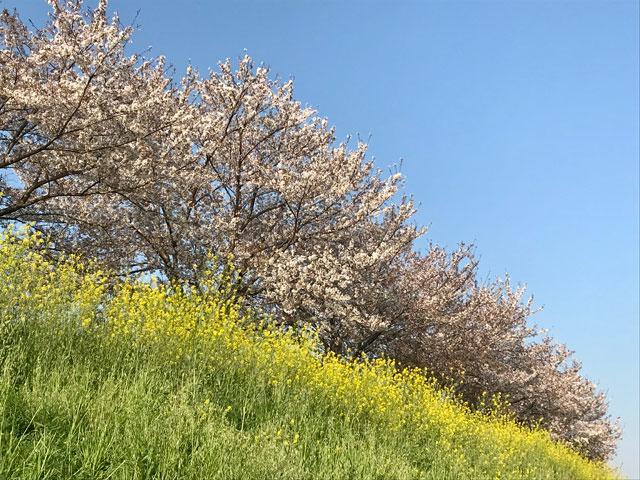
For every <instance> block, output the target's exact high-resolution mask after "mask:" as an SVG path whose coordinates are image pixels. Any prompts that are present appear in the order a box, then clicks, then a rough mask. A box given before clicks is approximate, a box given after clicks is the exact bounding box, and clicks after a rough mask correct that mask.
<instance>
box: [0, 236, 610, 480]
mask: <svg viewBox="0 0 640 480" xmlns="http://www.w3.org/2000/svg"><path fill="white" fill-rule="evenodd" d="M35 248H36V245H35V244H34V243H33V242H30V241H22V240H19V239H16V238H14V237H11V236H10V235H5V236H4V237H2V236H1V235H0V478H11V479H14V478H15V479H67V478H69V479H71V478H73V479H96V478H103V479H106V478H110V479H143V478H158V479H160V478H162V479H191V478H192V479H229V480H231V479H234V480H235V479H254V480H262V479H264V480H271V479H278V478H282V479H296V480H298V479H300V480H304V479H354V480H356V479H357V480H360V479H381V480H382V479H384V480H386V479H414V478H415V479H418V478H424V479H434V480H435V479H438V480H441V479H465V478H468V479H474V480H475V479H483V478H486V479H496V478H508V479H513V478H528V479H544V478H551V479H562V480H564V479H570V478H593V479H600V478H613V477H614V474H613V472H612V471H611V470H610V469H608V468H607V467H606V466H604V465H600V464H595V463H592V462H589V461H587V460H585V459H583V458H581V457H580V456H579V455H578V454H577V453H575V452H573V451H571V450H570V449H569V448H567V447H566V446H563V445H557V444H554V443H552V442H551V441H550V440H549V438H548V435H547V434H546V433H545V432H542V431H530V430H528V429H525V428H521V427H519V426H517V425H515V424H513V423H512V422H510V421H509V420H508V419H507V418H504V417H500V416H499V415H493V416H488V417H487V416H484V415H480V414H478V413H474V412H471V411H469V410H468V408H467V407H465V406H464V405H461V404H459V403H457V402H456V401H455V399H452V398H451V395H450V392H447V391H441V390H438V388H437V387H436V386H435V384H434V383H433V382H432V381H430V380H428V379H426V378H425V377H424V376H423V374H422V373H421V372H404V373H398V372H396V371H395V370H394V368H393V366H392V365H391V364H389V363H388V362H377V363H375V362H374V363H370V362H369V363H366V362H365V363H362V362H345V361H343V360H340V359H338V358H336V357H334V356H324V355H322V354H320V353H319V351H318V350H317V349H316V348H315V345H314V343H313V337H305V336H302V337H301V338H296V337H294V336H293V335H291V334H282V333H280V332H278V331H277V330H272V329H269V328H267V329H262V328H257V327H255V326H254V325H252V324H250V323H247V320H248V319H246V318H243V317H241V316H239V315H238V311H237V308H236V307H235V306H234V305H233V304H232V303H229V302H226V301H223V300H221V299H220V298H219V297H217V296H213V297H211V296H206V295H204V296H203V295H198V294H195V293H194V294H188V295H185V294H183V293H178V292H175V291H172V290H171V289H163V288H159V287H158V288H152V287H151V286H149V285H142V284H137V285H120V286H119V287H117V288H116V290H115V292H114V293H112V294H110V295H107V294H105V293H104V292H105V288H104V282H103V280H104V279H103V278H102V277H101V276H100V275H99V274H87V273H86V271H85V270H82V269H81V268H80V267H79V266H78V265H76V264H75V263H74V262H69V261H66V262H62V263H60V264H56V265H49V264H47V262H45V261H44V259H43V258H42V257H41V256H39V254H38V253H37V251H36V250H34V249H35Z"/></svg>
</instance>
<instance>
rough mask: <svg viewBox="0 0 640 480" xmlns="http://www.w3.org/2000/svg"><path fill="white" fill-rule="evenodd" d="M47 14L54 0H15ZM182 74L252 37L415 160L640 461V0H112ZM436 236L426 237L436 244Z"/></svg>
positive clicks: (375, 136)
mask: <svg viewBox="0 0 640 480" xmlns="http://www.w3.org/2000/svg"><path fill="white" fill-rule="evenodd" d="M2 5H3V6H4V7H8V8H14V7H17V8H18V10H19V11H20V12H21V13H22V17H23V19H29V18H30V19H32V20H33V21H34V23H35V24H36V25H38V26H41V25H42V23H43V21H44V19H45V14H46V12H47V8H48V7H47V6H46V4H45V2H44V0H4V1H3V2H2ZM110 6H111V9H112V10H113V9H115V10H118V11H119V12H120V14H121V17H122V20H123V22H124V23H130V21H131V20H132V19H133V17H134V15H135V12H136V10H137V8H140V9H141V13H140V15H139V17H138V20H137V23H139V24H140V25H141V26H142V30H141V31H139V32H138V33H137V34H136V35H135V37H134V45H133V48H134V49H135V50H137V51H141V50H143V49H145V48H146V47H147V46H149V45H153V50H152V53H153V54H164V55H166V57H167V58H168V60H169V61H170V62H172V63H173V64H174V65H175V66H176V67H177V68H178V71H179V72H181V71H184V68H185V66H186V62H187V59H189V58H190V59H191V61H192V62H193V63H194V64H195V65H196V66H197V67H199V68H200V69H201V70H206V68H207V67H209V66H211V67H215V66H216V63H217V61H219V60H221V59H224V58H226V57H231V58H232V59H235V58H237V57H238V56H240V55H243V53H244V52H243V49H245V48H246V49H247V51H248V53H249V55H251V56H252V57H253V58H254V59H256V60H257V61H258V62H264V63H265V64H267V65H268V66H270V67H271V69H272V71H273V72H274V73H276V74H278V75H279V76H280V77H282V78H284V79H288V78H289V77H290V76H293V77H294V78H295V93H296V97H297V98H298V99H299V100H301V101H302V102H303V103H308V104H309V105H311V106H313V107H316V108H317V109H318V110H319V112H320V114H321V115H322V116H326V117H328V118H329V122H330V123H331V124H334V125H336V127H337V131H338V135H339V136H340V137H344V136H345V135H346V134H348V133H351V134H356V133H360V135H361V136H363V137H364V138H367V137H368V136H369V134H371V135H372V136H371V142H370V153H371V154H372V155H374V156H375V157H376V161H377V163H378V165H379V166H381V167H385V166H387V165H390V164H392V163H394V162H397V161H398V160H399V159H400V158H403V159H404V164H403V173H404V174H405V175H406V177H407V182H406V191H407V193H413V194H414V196H415V199H416V200H417V201H418V202H420V203H421V205H422V206H421V211H420V214H419V215H418V217H417V221H418V223H420V224H429V223H430V224H431V228H430V230H429V232H428V234H427V239H428V240H432V241H434V242H437V243H440V244H441V245H446V246H448V247H449V248H454V247H455V246H456V244H457V243H458V242H460V241H465V242H470V241H472V242H475V244H476V245H477V253H478V254H479V256H480V257H481V263H480V271H481V274H482V276H483V277H484V276H487V275H489V276H491V277H493V276H495V275H501V274H503V273H504V272H509V273H510V275H511V277H512V279H513V280H514V281H517V282H522V283H528V285H529V291H530V292H531V293H532V294H534V295H535V300H536V302H535V303H536V304H537V305H538V306H542V305H544V310H543V311H542V312H540V313H538V314H536V315H535V316H534V317H533V320H535V322H536V323H537V324H539V325H540V326H543V327H548V328H550V329H551V332H550V333H551V335H553V336H554V337H555V338H556V339H558V340H559V341H562V342H564V343H567V344H568V345H569V347H570V348H572V349H573V350H575V351H576V352H577V353H576V357H577V358H578V359H579V360H581V361H582V362H583V366H584V369H583V372H584V374H585V375H586V376H587V377H589V378H590V379H592V380H595V381H598V382H599V383H600V386H601V388H602V389H603V390H605V391H607V392H608V394H609V397H610V400H611V413H612V415H613V416H615V417H617V416H620V417H622V424H623V425H624V428H625V433H624V438H623V440H622V441H621V442H620V444H619V452H620V454H619V456H618V457H617V458H616V460H615V461H614V462H613V463H614V464H615V465H620V464H621V463H622V464H623V471H624V472H625V473H626V475H628V476H629V477H630V478H638V477H640V472H639V466H638V451H639V449H640V447H639V445H638V436H639V426H638V409H639V407H638V403H639V386H638V378H639V375H640V374H639V371H638V370H639V368H638V367H639V346H638V338H639V333H638V323H639V312H638V304H639V299H638V290H639V285H638V275H639V263H638V250H639V239H638V231H639V226H638V216H639V213H638V204H639V193H638V184H639V173H638V164H639V138H638V135H639V134H638V131H639V111H638V109H639V98H638V90H639V78H638V68H639V67H638V64H639V59H638V42H639V33H638V22H639V21H638V17H639V12H638V8H639V7H638V6H639V3H638V2H637V1H633V2H610V1H606V2H605V1H602V2H577V1H576V2H519V1H512V2H483V1H473V2H428V1H421V2H417V1H416V2H409V1H404V2H403V1H394V2H391V1H388V2H375V1H362V2H356V1H317V2H312V1H301V0H290V1H267V0H259V1H231V0H228V1H226V2H214V1H204V0H201V1H198V0H190V1H189V0H183V1H181V2H177V1H174V0H111V3H110ZM422 245H426V240H425V242H423V244H422Z"/></svg>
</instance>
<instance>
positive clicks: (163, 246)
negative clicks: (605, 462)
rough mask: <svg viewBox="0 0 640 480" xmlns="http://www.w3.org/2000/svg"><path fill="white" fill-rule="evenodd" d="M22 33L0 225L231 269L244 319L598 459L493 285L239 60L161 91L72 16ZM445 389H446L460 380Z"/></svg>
mask: <svg viewBox="0 0 640 480" xmlns="http://www.w3.org/2000/svg"><path fill="white" fill-rule="evenodd" d="M49 4H50V6H51V8H52V13H51V14H50V21H49V22H48V24H47V25H46V26H45V27H44V28H43V29H42V30H37V31H32V30H30V29H29V28H28V27H27V26H26V25H25V24H24V23H23V22H22V21H21V20H20V18H19V16H18V14H17V13H15V12H13V13H12V12H8V11H4V12H3V13H2V15H1V17H0V48H1V50H0V189H1V190H2V192H3V195H2V196H1V197H0V221H2V222H3V223H5V224H6V223H8V222H35V224H36V225H37V228H39V229H41V230H43V231H44V232H46V233H47V234H48V235H50V236H51V238H52V239H53V248H55V249H56V250H59V251H65V252H80V253H83V254H84V255H85V256H87V257H94V258H97V259H98V260H99V261H100V262H101V263H103V264H104V265H106V266H108V267H110V268H112V269H114V270H120V271H125V270H126V271H128V272H131V273H133V274H135V273H140V272H162V273H163V275H164V276H165V278H167V279H170V280H185V281H189V282H193V283H195V284H197V282H198V275H199V272H201V271H202V269H203V268H205V267H206V263H207V258H208V256H207V255H208V254H209V253H210V252H212V253H214V254H215V255H217V256H218V258H226V257H227V256H228V255H232V256H233V259H234V262H235V265H236V269H237V271H238V272H239V273H238V274H239V288H240V290H241V292H242V294H243V295H244V296H245V298H246V299H247V301H248V302H252V303H254V304H255V305H258V306H261V307H262V308H267V309H270V310H272V311H275V312H277V313H278V319H279V321H281V322H283V323H287V324H294V323H296V322H308V323H311V324H312V325H314V326H315V328H316V329H317V330H318V331H319V332H320V335H321V338H322V340H323V341H324V342H325V345H326V346H327V348H331V349H333V350H335V351H337V352H339V353H342V354H346V353H347V352H350V354H354V353H356V354H359V353H366V354H369V355H380V354H385V355H388V356H391V357H393V358H396V359H398V360H399V361H400V362H401V363H402V364H404V365H416V366H421V367H427V368H429V369H430V370H432V371H434V372H436V373H446V374H450V373H451V372H453V375H454V376H456V375H459V376H460V377H461V378H462V377H463V378H464V380H463V382H461V383H460V386H459V388H460V391H461V392H462V394H463V395H464V396H465V397H466V398H467V399H468V400H469V401H471V402H473V401H474V399H476V398H478V397H479V396H481V394H482V392H488V393H489V394H492V393H498V392H502V393H504V394H509V398H510V401H511V408H512V409H513V411H514V412H515V414H516V415H517V416H518V418H520V419H521V420H522V421H525V422H530V423H535V422H537V421H538V420H539V419H540V418H542V419H543V420H542V422H543V423H542V424H543V426H545V427H547V428H550V429H552V431H553V432H554V435H556V436H557V437H559V438H562V439H564V440H567V441H569V442H571V443H573V444H575V445H579V446H580V447H581V448H583V449H584V451H585V453H586V454H587V455H588V456H589V457H591V458H597V459H606V458H610V456H611V455H612V454H613V452H614V450H615V443H616V441H617V439H618V438H619V436H620V429H619V427H618V425H617V422H616V423H612V422H611V421H610V419H609V417H608V415H607V403H606V399H605V397H604V395H603V394H601V393H598V392H597V391H596V386H595V385H594V384H593V383H591V382H589V381H588V380H586V379H585V378H583V377H582V376H581V375H580V373H579V370H580V365H579V364H577V363H575V362H574V363H570V355H571V352H569V351H567V349H566V347H565V346H564V345H561V344H557V343H555V342H554V341H553V340H551V339H550V338H549V337H546V336H544V333H545V332H544V331H540V330H538V329H537V328H536V327H533V326H531V325H529V324H528V323H527V319H528V317H529V316H530V314H531V313H532V311H531V300H526V299H523V295H524V289H522V288H519V287H518V288H515V289H514V288H512V287H511V286H510V284H509V279H508V278H506V279H504V280H500V279H498V280H496V281H495V282H494V283H492V284H484V283H480V282H479V281H478V280H477V278H476V267H477V262H476V261H475V259H474V257H473V252H472V248H471V247H470V246H465V245H461V246H460V247H459V248H458V249H457V250H456V251H454V252H446V251H444V250H443V249H441V248H439V247H438V246H431V247H430V248H429V249H428V250H427V252H426V253H419V252H417V251H416V250H414V249H413V243H414V240H416V239H417V238H418V237H419V236H420V235H422V234H424V232H425V229H419V228H417V227H416V226H414V225H413V224H412V222H411V219H412V216H413V214H414V213H415V211H416V210H415V207H414V204H413V202H412V200H411V198H406V197H403V198H402V199H400V200H396V194H397V193H398V191H399V189H400V187H401V186H402V181H403V179H402V177H401V175H399V174H392V175H390V176H383V174H382V172H381V171H379V170H377V169H376V168H375V167H374V165H373V163H372V162H371V161H370V160H367V159H366V155H365V154H366V149H367V146H366V144H364V143H362V142H359V141H358V142H353V143H350V142H349V141H348V140H347V141H346V142H343V143H337V141H336V138H335V135H334V129H333V128H330V127H329V126H328V123H327V121H326V119H323V118H319V117H318V116H317V112H315V111H313V110H311V109H309V108H307V107H305V106H302V105H301V104H300V102H298V101H296V100H295V99H294V98H293V85H292V82H291V81H289V82H286V83H282V82H279V81H277V80H274V79H272V78H270V76H269V71H268V69H266V68H263V67H257V68H256V67H255V66H254V63H253V61H252V60H251V59H250V58H248V57H245V58H243V59H240V61H239V63H238V66H237V68H236V69H234V68H233V67H232V65H231V64H230V62H229V61H228V60H227V61H226V62H224V63H220V64H219V71H218V72H216V73H210V74H209V75H206V76H201V75H200V74H199V73H198V72H197V71H196V70H195V69H193V68H191V67H189V69H188V70H187V72H186V74H185V75H184V76H183V77H182V78H179V79H176V78H174V77H173V75H172V73H171V71H170V70H169V69H168V67H167V65H166V64H165V61H164V59H163V58H162V57H156V58H151V59H146V58H142V57H140V56H138V55H131V54H129V53H128V51H127V45H128V44H129V43H130V40H131V35H132V29H131V28H130V27H123V26H122V25H121V23H120V21H119V19H118V18H117V16H114V17H112V18H110V17H109V16H108V15H107V2H106V0H101V1H100V3H99V5H98V7H97V8H96V9H95V10H92V11H91V10H88V9H84V8H83V6H82V1H81V0H71V1H68V2H63V1H57V0H49ZM462 372H464V375H463V374H462Z"/></svg>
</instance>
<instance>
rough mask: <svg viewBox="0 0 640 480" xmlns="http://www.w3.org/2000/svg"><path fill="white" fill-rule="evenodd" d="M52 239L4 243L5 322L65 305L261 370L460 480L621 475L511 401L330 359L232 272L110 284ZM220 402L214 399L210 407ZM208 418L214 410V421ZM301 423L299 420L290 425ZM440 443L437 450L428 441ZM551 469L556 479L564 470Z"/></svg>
mask: <svg viewBox="0 0 640 480" xmlns="http://www.w3.org/2000/svg"><path fill="white" fill-rule="evenodd" d="M41 243H42V240H41V239H40V238H39V237H38V236H37V235H32V234H28V232H25V231H13V230H8V231H5V232H4V233H3V234H1V235H0V315H2V317H1V318H2V319H4V320H9V319H12V317H11V312H12V311H16V310H15V309H14V307H15V306H16V302H18V303H21V305H20V307H21V308H20V311H21V312H23V314H24V312H27V314H28V312H31V314H32V315H34V318H36V317H37V318H40V319H42V320H44V321H53V317H52V316H51V315H48V312H53V311H57V312H60V311H61V310H60V307H61V306H62V305H65V309H66V311H67V312H69V316H68V320H69V322H71V319H76V320H75V322H76V324H75V327H74V328H79V329H81V330H83V331H85V332H88V333H90V334H94V335H104V337H105V338H116V339H120V340H122V339H127V340H128V341H130V342H135V343H138V344H140V345H142V346H148V347H149V348H153V347H154V346H158V347H160V348H163V349H166V351H167V353H168V359H169V361H171V362H178V361H180V360H181V359H182V358H186V357H188V358H194V356H195V358H197V359H198V361H201V362H202V364H203V365H204V366H206V368H209V369H211V370H216V369H224V368H232V369H234V371H239V370H240V371H242V370H246V371H259V372H260V374H261V375H262V376H264V378H265V381H266V382H267V383H268V385H269V387H270V388H272V389H273V391H274V392H275V393H277V392H278V391H284V390H285V389H287V388H292V386H296V388H302V389H304V390H305V391H307V392H309V395H311V396H313V397H314V398H316V399H317V401H318V402H326V403H327V404H329V405H334V406H336V405H337V406H340V409H339V410H336V412H338V413H337V414H338V415H340V416H341V417H342V418H343V419H344V420H345V421H348V420H349V418H355V417H360V418H362V417H366V418H371V419H372V420H374V421H375V422H377V423H378V424H382V425H385V426H386V429H388V430H389V431H390V432H394V431H396V432H397V431H400V430H401V429H410V431H411V432H414V433H415V436H416V438H415V441H416V443H417V444H420V442H423V441H424V444H425V445H426V447H425V449H424V451H425V455H426V456H431V455H438V456H440V457H442V456H446V457H448V461H449V462H450V463H452V464H455V465H456V471H457V472H459V473H460V478H463V477H465V478H477V477H485V476H487V474H488V473H489V472H493V474H494V475H495V478H531V479H534V478H536V479H537V478H544V477H545V476H546V473H545V475H544V476H542V475H540V472H538V471H537V468H538V467H537V464H538V462H539V458H540V457H546V458H548V459H551V460H552V461H554V462H557V463H558V464H559V465H563V468H565V469H567V468H568V469H569V470H570V471H571V472H572V473H573V475H574V476H575V477H576V478H603V476H604V477H607V476H609V477H611V478H613V476H614V474H613V472H612V471H611V470H610V469H608V468H607V467H606V466H605V465H602V464H598V463H594V462H590V461H587V460H585V459H584V458H583V457H581V456H580V455H578V453H576V452H574V451H573V450H571V449H570V448H569V447H567V446H565V445H562V444H558V443H554V442H552V441H551V440H550V439H549V435H548V433H547V432H545V431H542V430H536V429H533V430H532V429H529V428H525V427H523V426H520V425H517V424H516V423H514V422H512V421H511V420H510V419H509V418H507V417H505V416H503V415H501V414H499V413H495V412H499V411H500V409H501V405H502V403H503V402H502V400H501V399H499V398H494V399H490V400H489V399H486V400H485V399H483V400H482V403H483V404H484V403H485V402H486V404H487V406H486V408H485V413H480V412H478V411H472V410H471V409H470V408H469V407H468V406H466V405H464V404H462V403H460V402H459V401H457V400H456V399H455V395H453V393H452V391H450V390H449V391H448V390H443V389H441V388H440V387H438V385H437V383H436V381H435V380H434V379H432V378H430V377H428V376H427V375H425V372H424V371H421V370H418V369H413V370H409V369H404V370H400V369H398V368H397V367H396V365H395V364H394V362H393V361H392V360H389V359H375V360H371V359H367V358H359V359H352V360H347V359H344V358H342V357H338V356H337V355H335V354H332V353H324V352H322V350H321V349H319V347H318V342H317V339H316V337H315V336H314V334H313V332H312V331H311V330H310V329H302V330H300V331H297V332H296V333H295V334H294V333H293V332H292V331H291V330H289V331H285V332H283V331H282V329H278V328H276V327H273V326H270V325H272V322H270V319H269V318H264V317H261V316H260V315H259V314H257V313H255V312H250V311H248V312H247V311H244V310H242V309H241V306H240V302H239V301H238V299H236V298H234V296H233V292H232V290H231V288H230V287H229V286H228V285H229V283H231V282H230V281H229V278H228V276H227V277H225V275H224V274H223V275H222V276H218V277H216V276H215V275H213V272H209V273H208V274H206V275H205V277H204V280H203V283H202V285H199V288H198V290H196V289H195V288H191V287H187V286H176V285H174V286H168V285H165V284H160V283H158V282H156V281H154V280H153V279H151V281H130V280H125V281H118V282H116V284H115V285H110V286H109V281H108V279H107V277H106V276H104V275H103V274H102V273H100V272H96V271H94V272H89V270H91V269H87V268H83V267H82V266H81V265H80V264H79V263H78V262H77V261H76V260H75V259H73V258H67V259H64V260H59V261H56V262H54V264H52V263H51V262H50V261H47V259H46V258H45V256H44V254H43V253H41V252H42V250H39V248H40V244H41ZM228 270H229V269H225V271H228ZM221 285H222V286H223V287H222V288H220V286H221ZM108 286H109V288H107V287H108ZM18 293H19V294H18ZM256 319H258V320H256ZM13 320H24V319H15V318H13ZM55 321H56V322H57V323H58V324H56V325H52V326H55V327H60V325H59V323H60V319H59V318H56V320H55ZM63 321H64V319H63ZM208 404H209V401H208V400H207V401H206V402H205V406H206V407H207V408H208ZM229 409H231V407H229ZM229 409H228V410H229ZM486 410H488V411H489V412H494V413H493V414H491V413H489V414H487V413H486ZM225 413H227V412H225ZM206 415H207V410H205V411H204V412H203V416H202V418H203V419H204V418H205V417H206ZM294 423H295V420H294V419H291V421H290V427H292V426H293V425H294ZM287 428H289V427H287ZM278 435H281V431H279V432H278ZM434 438H435V439H436V441H435V445H432V443H429V442H427V441H426V440H425V439H434ZM299 441H300V440H299V434H297V433H295V434H292V436H291V437H289V439H288V440H287V442H290V443H291V444H292V445H293V444H296V443H297V442H299ZM461 444H467V445H469V444H471V445H474V446H475V447H476V448H474V452H476V458H473V459H469V458H467V457H466V456H465V453H464V452H463V451H462V450H461V449H460V448H459V445H461ZM430 445H432V446H430ZM431 448H435V449H436V450H437V453H436V452H432V451H430V449H431ZM513 465H517V466H518V467H517V469H515V470H514V469H513V467H512V466H513ZM507 466H511V467H510V468H512V469H511V470H509V469H508V468H507ZM547 473H548V475H549V476H550V477H549V478H553V473H552V472H547Z"/></svg>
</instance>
